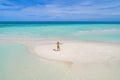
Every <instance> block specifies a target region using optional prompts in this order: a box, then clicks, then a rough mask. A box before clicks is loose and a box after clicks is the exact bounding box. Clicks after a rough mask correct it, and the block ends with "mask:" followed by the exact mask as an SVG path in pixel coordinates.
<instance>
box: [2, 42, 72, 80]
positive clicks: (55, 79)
mask: <svg viewBox="0 0 120 80" xmlns="http://www.w3.org/2000/svg"><path fill="white" fill-rule="evenodd" d="M70 74H71V73H70V72H69V69H68V66H67V65H66V64H65V63H62V62H56V61H48V60H43V59H40V58H39V57H37V56H35V55H33V54H30V53H29V52H28V51H27V48H26V47H25V46H23V45H21V44H0V80H64V79H65V80H66V79H67V80H71V79H72V78H71V76H68V75H70Z"/></svg>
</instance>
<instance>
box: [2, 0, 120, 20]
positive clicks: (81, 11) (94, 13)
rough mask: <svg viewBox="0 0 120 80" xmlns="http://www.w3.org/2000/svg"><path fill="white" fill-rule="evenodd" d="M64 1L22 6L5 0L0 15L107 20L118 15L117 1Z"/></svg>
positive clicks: (30, 17)
mask: <svg viewBox="0 0 120 80" xmlns="http://www.w3.org/2000/svg"><path fill="white" fill-rule="evenodd" d="M37 2H39V1H37ZM59 2H60V3H59ZM66 2H67V1H65V0H62V1H59V0H58V1H52V3H50V2H46V3H45V2H43V3H44V4H41V3H40V4H36V5H29V6H24V5H23V4H21V5H17V4H16V3H10V2H9V1H8V2H7V1H6V4H7V5H6V4H3V3H0V15H2V17H3V16H4V17H3V18H5V19H6V18H7V17H8V18H11V17H12V18H13V19H14V20H87V19H88V20H91V19H94V20H95V19H105V18H108V20H109V18H111V19H114V18H115V19H119V17H120V10H119V7H120V5H119V3H118V2H107V3H100V4H97V3H95V1H93V0H86V1H83V0H80V1H79V0H76V2H74V4H72V5H70V4H71V3H72V2H73V1H71V2H69V4H68V5H66ZM35 3H36V2H34V4H35ZM9 4H10V5H9ZM30 4H32V3H30ZM3 18H2V19H3Z"/></svg>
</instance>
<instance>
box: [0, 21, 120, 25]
mask: <svg viewBox="0 0 120 80" xmlns="http://www.w3.org/2000/svg"><path fill="white" fill-rule="evenodd" d="M2 23H5V24H9V23H11V24H18V23H20V24H26V23H29V24H54V23H55V24H120V21H0V24H2Z"/></svg>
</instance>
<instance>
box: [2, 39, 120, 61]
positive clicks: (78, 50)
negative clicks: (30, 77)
mask: <svg viewBox="0 0 120 80" xmlns="http://www.w3.org/2000/svg"><path fill="white" fill-rule="evenodd" d="M56 42H57V40H52V39H51V40H49V39H31V40H30V39H18V38H13V39H0V43H20V44H24V45H26V46H27V48H28V50H29V51H30V52H31V53H33V54H34V55H37V56H39V57H42V58H45V59H51V60H58V61H65V62H72V63H89V62H94V63H103V62H116V61H120V44H116V43H115V44H114V43H104V42H103V43H102V42H89V41H73V40H72V41H70V40H69V41H68V40H60V42H61V43H62V45H60V48H61V51H54V50H53V49H56Z"/></svg>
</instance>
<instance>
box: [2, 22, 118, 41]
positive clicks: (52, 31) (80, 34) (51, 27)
mask: <svg viewBox="0 0 120 80" xmlns="http://www.w3.org/2000/svg"><path fill="white" fill-rule="evenodd" d="M0 37H7V38H8V37H18V38H44V39H69V40H92V41H107V42H108V41H109V42H111V41H112V42H117V41H118V42H119V41H120V23H119V22H116V23H115V22H111V23H110V22H106V23H105V22H6V23H5V22H0Z"/></svg>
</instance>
